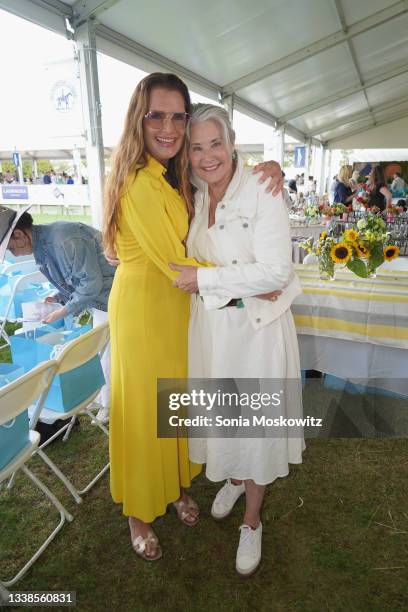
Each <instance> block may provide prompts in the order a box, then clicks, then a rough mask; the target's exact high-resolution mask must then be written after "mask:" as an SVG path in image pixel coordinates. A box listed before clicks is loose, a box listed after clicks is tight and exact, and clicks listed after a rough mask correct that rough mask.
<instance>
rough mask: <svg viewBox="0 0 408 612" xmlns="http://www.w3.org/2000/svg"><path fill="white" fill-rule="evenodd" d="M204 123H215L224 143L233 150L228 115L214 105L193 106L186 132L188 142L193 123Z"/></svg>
mask: <svg viewBox="0 0 408 612" xmlns="http://www.w3.org/2000/svg"><path fill="white" fill-rule="evenodd" d="M204 121H215V122H216V123H218V124H219V126H220V127H221V130H222V132H223V133H224V140H225V142H226V143H227V144H229V145H231V147H232V148H233V149H235V131H234V130H233V129H232V125H231V122H230V120H229V117H228V113H227V111H226V110H225V108H222V107H221V106H215V104H202V103H198V104H193V113H192V115H191V118H190V121H189V122H188V124H187V130H186V136H187V140H188V141H190V138H191V127H192V126H193V125H194V124H195V123H203V122H204Z"/></svg>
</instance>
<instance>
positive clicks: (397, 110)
mask: <svg viewBox="0 0 408 612" xmlns="http://www.w3.org/2000/svg"><path fill="white" fill-rule="evenodd" d="M407 113H408V98H405V99H404V100H401V102H400V104H397V105H395V106H393V107H392V108H388V109H385V110H379V111H374V116H375V119H376V121H384V119H387V118H388V117H390V116H395V115H401V117H403V116H404V115H406V114H407ZM407 144H408V139H407Z"/></svg>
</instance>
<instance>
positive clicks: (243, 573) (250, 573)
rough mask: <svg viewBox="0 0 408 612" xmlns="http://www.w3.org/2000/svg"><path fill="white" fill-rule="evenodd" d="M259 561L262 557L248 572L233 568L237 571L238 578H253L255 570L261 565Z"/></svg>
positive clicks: (236, 567)
mask: <svg viewBox="0 0 408 612" xmlns="http://www.w3.org/2000/svg"><path fill="white" fill-rule="evenodd" d="M261 560H262V557H261V558H260V559H259V561H258V563H257V564H256V565H255V566H252V567H251V568H250V569H248V570H241V569H240V568H239V567H238V566H237V565H236V566H235V569H236V570H237V574H238V576H239V577H240V578H251V576H253V575H254V574H255V572H256V570H257V569H258V567H259V566H260V564H261Z"/></svg>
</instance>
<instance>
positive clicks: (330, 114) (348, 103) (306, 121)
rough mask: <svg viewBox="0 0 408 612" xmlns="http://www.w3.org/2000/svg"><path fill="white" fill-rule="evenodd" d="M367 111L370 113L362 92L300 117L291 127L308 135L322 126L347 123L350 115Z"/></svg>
mask: <svg viewBox="0 0 408 612" xmlns="http://www.w3.org/2000/svg"><path fill="white" fill-rule="evenodd" d="M365 111H367V112H368V108H367V102H366V99H365V97H364V94H363V93H361V92H360V93H358V94H354V96H349V97H348V98H343V99H341V100H338V101H337V102H334V103H333V104H330V105H328V106H325V107H323V108H320V109H319V110H318V111H313V112H312V113H309V114H307V115H303V116H302V117H298V118H297V119H294V120H293V121H292V122H291V125H294V126H296V127H297V129H298V130H301V131H304V132H306V133H311V132H314V133H317V132H318V130H319V129H320V128H321V127H322V126H325V125H330V124H332V123H333V121H340V120H344V121H345V122H347V119H348V117H349V115H352V114H355V113H360V112H365Z"/></svg>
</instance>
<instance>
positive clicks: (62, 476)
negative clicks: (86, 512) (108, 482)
mask: <svg viewBox="0 0 408 612" xmlns="http://www.w3.org/2000/svg"><path fill="white" fill-rule="evenodd" d="M37 454H38V455H39V456H40V457H41V459H42V460H43V461H44V462H45V463H46V464H47V465H48V467H49V468H51V470H52V471H53V472H54V474H55V475H56V476H58V478H59V479H60V480H61V482H62V483H63V484H64V485H65V486H66V488H67V489H68V491H69V492H70V493H71V495H72V497H73V498H74V499H75V501H76V503H77V504H80V503H81V502H82V498H81V497H80V496H79V495H78V492H77V490H76V488H75V487H74V485H73V484H72V482H71V481H70V480H68V478H67V477H66V476H65V474H63V472H61V470H60V469H59V468H58V467H57V466H56V465H55V463H54V462H53V461H51V459H50V458H49V457H48V455H46V454H45V453H44V451H43V450H41V448H38V449H37Z"/></svg>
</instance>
